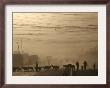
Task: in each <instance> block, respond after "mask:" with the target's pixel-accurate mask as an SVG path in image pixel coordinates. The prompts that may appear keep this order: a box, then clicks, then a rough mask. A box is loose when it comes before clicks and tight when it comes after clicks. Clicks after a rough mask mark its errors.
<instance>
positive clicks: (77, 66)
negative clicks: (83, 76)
mask: <svg viewBox="0 0 110 88" xmlns="http://www.w3.org/2000/svg"><path fill="white" fill-rule="evenodd" d="M76 69H77V71H78V70H79V62H76Z"/></svg>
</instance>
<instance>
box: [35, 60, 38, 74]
mask: <svg viewBox="0 0 110 88" xmlns="http://www.w3.org/2000/svg"><path fill="white" fill-rule="evenodd" d="M35 69H36V72H38V63H37V62H36V67H35Z"/></svg>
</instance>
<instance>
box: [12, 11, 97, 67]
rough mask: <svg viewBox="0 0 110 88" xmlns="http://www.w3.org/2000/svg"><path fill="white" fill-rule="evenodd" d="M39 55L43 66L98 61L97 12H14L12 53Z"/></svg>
mask: <svg viewBox="0 0 110 88" xmlns="http://www.w3.org/2000/svg"><path fill="white" fill-rule="evenodd" d="M21 40H22V49H21V48H20V50H22V51H23V52H25V53H29V54H37V55H38V56H39V57H40V63H42V64H44V63H45V64H46V63H47V58H46V57H47V56H52V57H51V58H50V59H51V60H50V62H51V63H54V64H58V65H59V64H64V63H75V62H76V61H79V62H80V63H82V62H83V61H84V60H87V62H88V63H89V64H90V66H92V64H93V63H96V64H97V61H98V50H97V49H98V14H97V13H13V51H17V43H16V42H19V45H20V46H21V42H20V41H21Z"/></svg>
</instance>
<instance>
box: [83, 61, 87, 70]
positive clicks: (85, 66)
mask: <svg viewBox="0 0 110 88" xmlns="http://www.w3.org/2000/svg"><path fill="white" fill-rule="evenodd" d="M83 64H84V70H86V69H87V65H88V64H87V62H86V61H84V63H83Z"/></svg>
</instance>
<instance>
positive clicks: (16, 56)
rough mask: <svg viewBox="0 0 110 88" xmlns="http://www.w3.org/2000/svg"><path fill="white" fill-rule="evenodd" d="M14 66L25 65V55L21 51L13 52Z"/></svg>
mask: <svg viewBox="0 0 110 88" xmlns="http://www.w3.org/2000/svg"><path fill="white" fill-rule="evenodd" d="M12 64H13V67H20V66H23V57H22V55H21V54H19V53H14V54H13V60H12Z"/></svg>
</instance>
